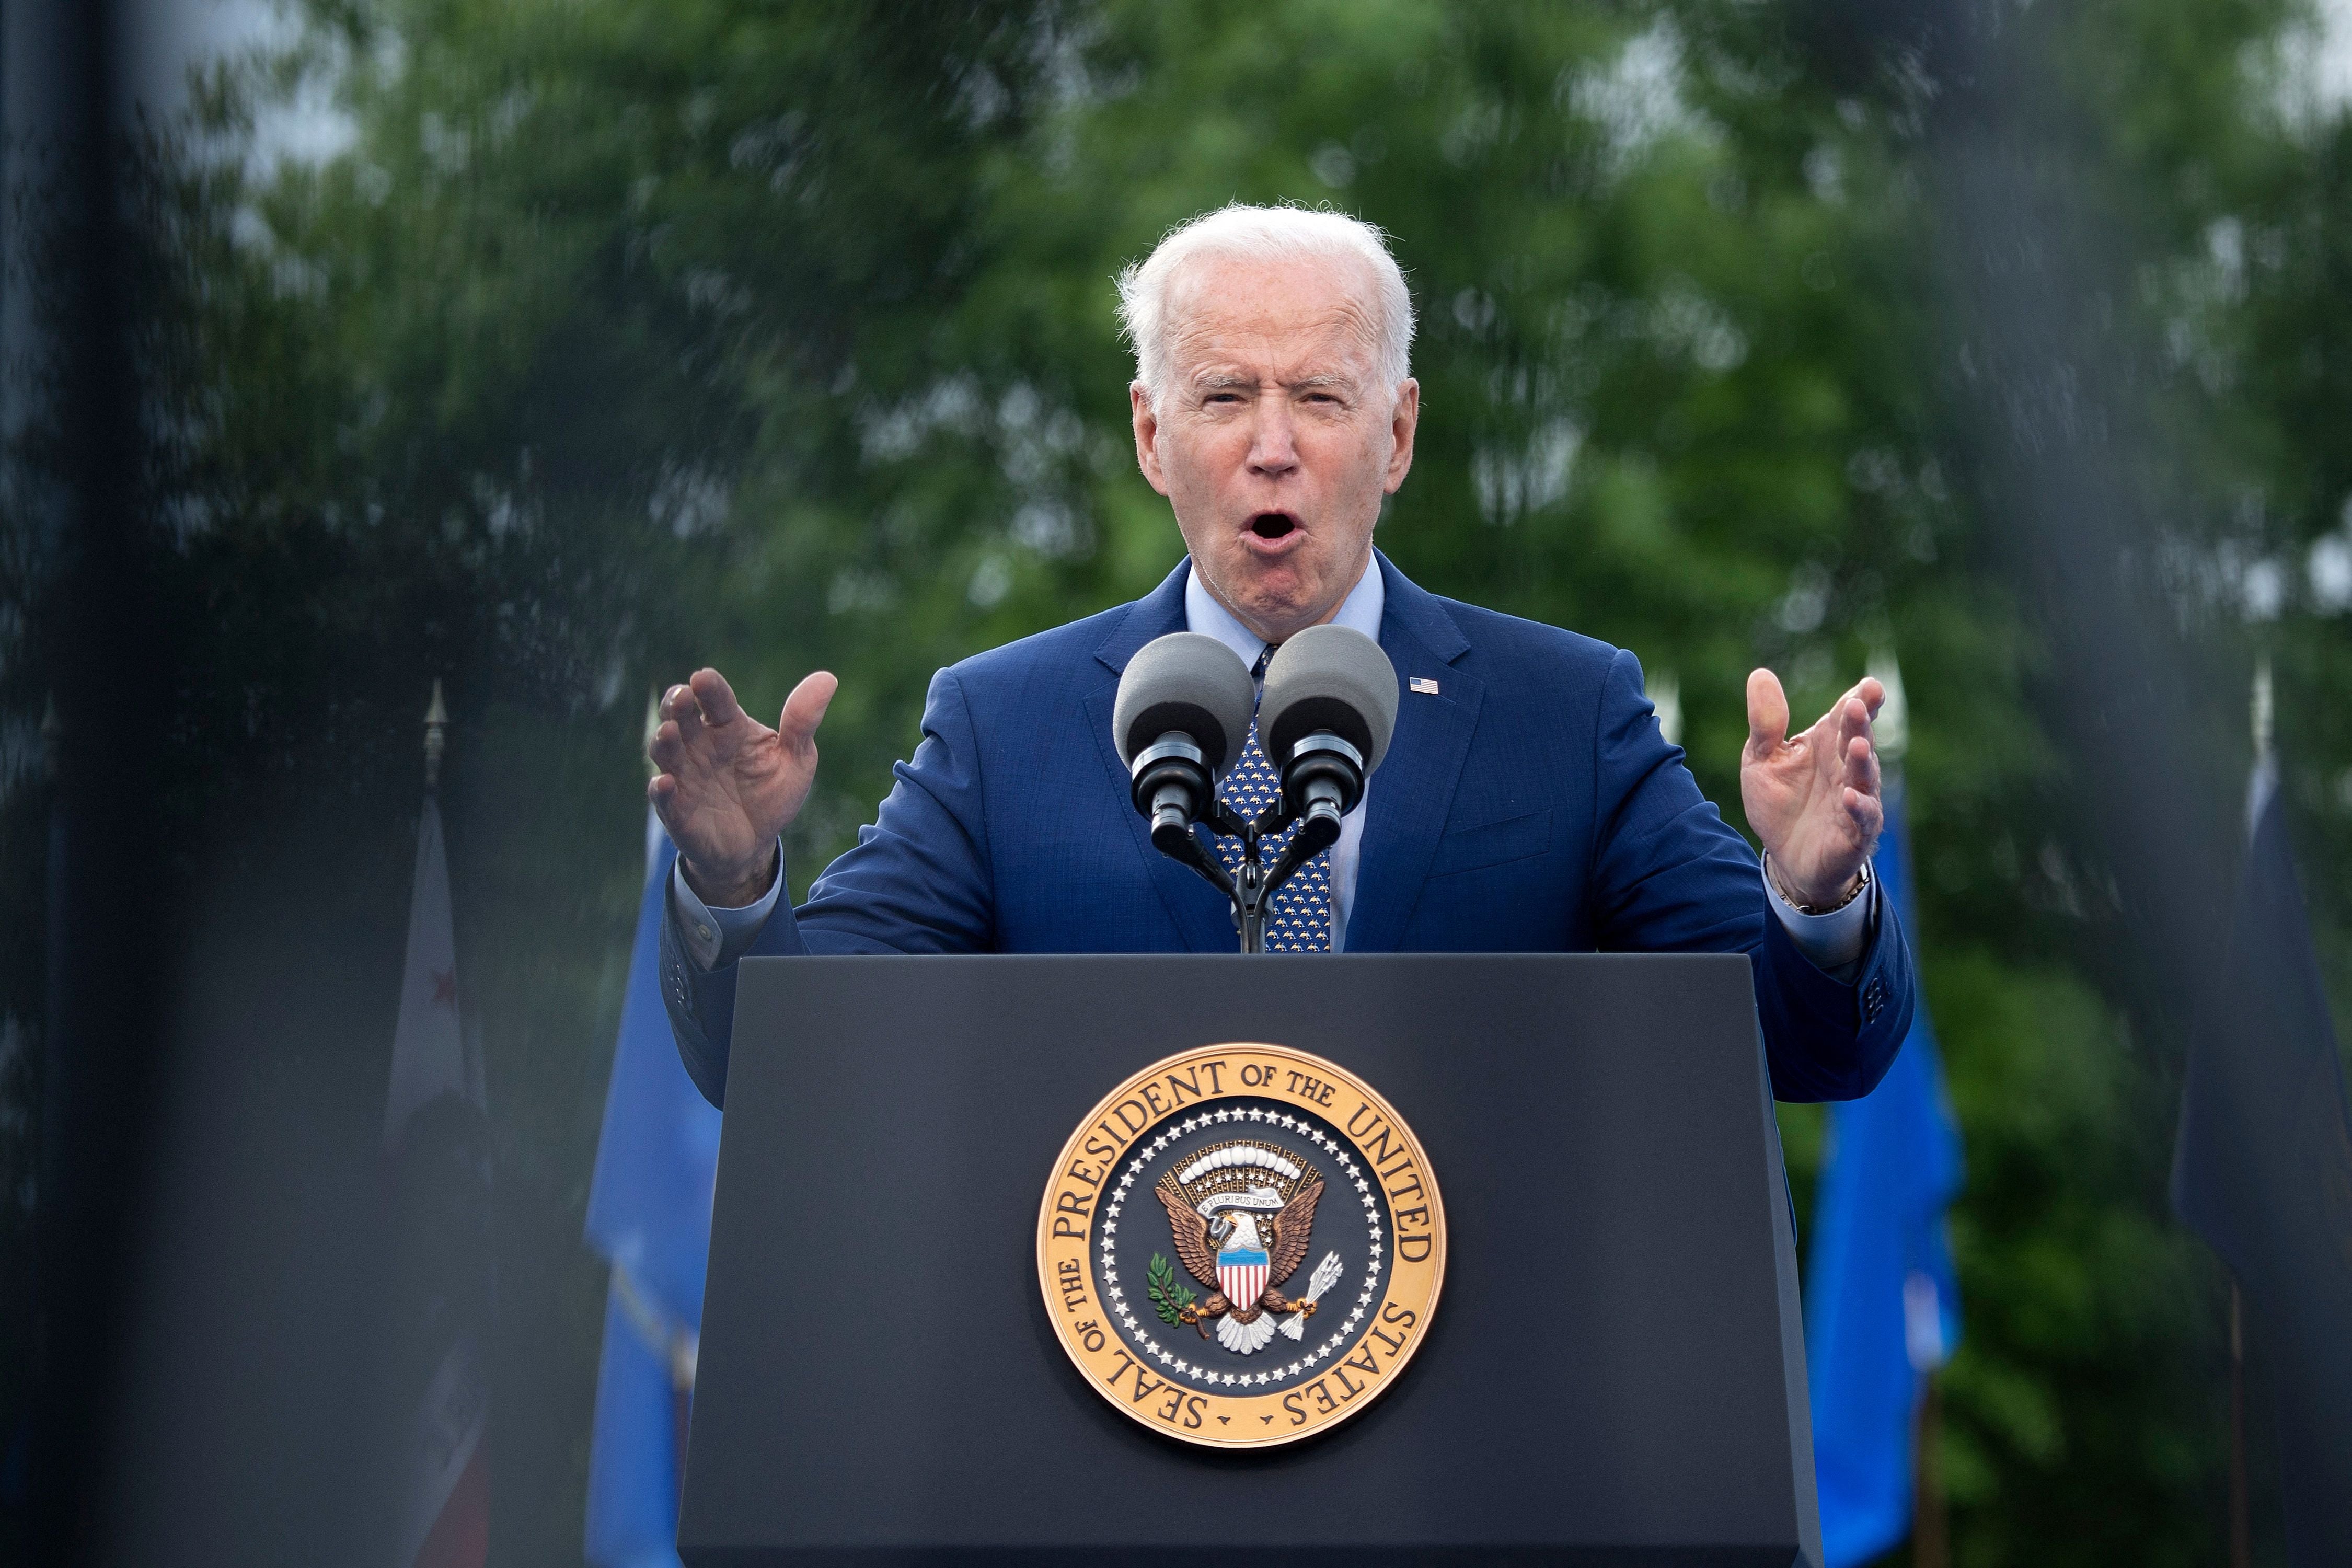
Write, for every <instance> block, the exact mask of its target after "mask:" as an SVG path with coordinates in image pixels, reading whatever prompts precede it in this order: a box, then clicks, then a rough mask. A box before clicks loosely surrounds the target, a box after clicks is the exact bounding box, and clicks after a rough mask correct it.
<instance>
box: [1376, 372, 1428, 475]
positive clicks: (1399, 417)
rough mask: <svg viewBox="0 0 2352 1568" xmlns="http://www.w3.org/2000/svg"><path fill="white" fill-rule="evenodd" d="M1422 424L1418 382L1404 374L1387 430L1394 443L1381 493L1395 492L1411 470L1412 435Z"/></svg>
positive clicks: (1419, 385) (1398, 386)
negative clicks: (1393, 438)
mask: <svg viewBox="0 0 2352 1568" xmlns="http://www.w3.org/2000/svg"><path fill="white" fill-rule="evenodd" d="M1420 427H1421V383H1419V382H1418V381H1415V380H1413V379H1412V377H1411V376H1407V377H1406V378H1405V379H1404V380H1403V381H1402V382H1399V383H1398V384H1397V397H1396V408H1395V410H1394V411H1393V412H1392V413H1391V415H1390V416H1389V433H1390V435H1391V436H1392V437H1395V440H1396V446H1395V447H1393V448H1392V449H1391V451H1390V453H1389V471H1388V475H1387V477H1386V478H1385V479H1383V480H1382V483H1381V489H1382V491H1383V493H1385V494H1388V495H1394V494H1396V493H1397V489H1398V488H1399V487H1401V486H1402V484H1403V483H1404V477H1405V475H1407V474H1408V473H1411V472H1412V437H1413V432H1414V431H1415V430H1417V429H1419V428H1420Z"/></svg>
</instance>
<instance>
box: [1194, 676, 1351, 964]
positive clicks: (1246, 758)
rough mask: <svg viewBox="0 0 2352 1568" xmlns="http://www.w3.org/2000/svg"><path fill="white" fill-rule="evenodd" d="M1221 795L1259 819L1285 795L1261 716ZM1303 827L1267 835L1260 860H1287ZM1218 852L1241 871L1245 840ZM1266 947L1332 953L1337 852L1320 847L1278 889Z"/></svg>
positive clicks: (1220, 843)
mask: <svg viewBox="0 0 2352 1568" xmlns="http://www.w3.org/2000/svg"><path fill="white" fill-rule="evenodd" d="M1273 654H1274V649H1272V648H1271V647H1269V648H1267V649H1266V650H1265V652H1264V653H1262V654H1260V655H1258V656H1257V667H1256V668H1255V669H1252V670H1251V671H1250V674H1251V675H1252V676H1253V677H1254V678H1255V679H1259V680H1264V679H1265V662H1266V660H1267V659H1268V658H1272V657H1273ZM1217 793H1218V794H1219V795H1222V796H1223V798H1224V802H1225V804H1226V805H1229V806H1231V807H1233V808H1234V813H1235V814H1236V815H1238V816H1245V817H1255V816H1257V814H1258V813H1259V812H1261V811H1263V810H1265V808H1266V807H1267V806H1268V805H1271V804H1273V802H1274V798H1275V796H1276V795H1280V794H1281V793H1282V779H1281V777H1280V776H1279V775H1278V774H1276V773H1275V771H1274V764H1273V763H1269V762H1267V761H1266V756H1265V747H1264V746H1261V745H1260V744H1258V739H1257V720H1256V718H1255V716H1253V717H1252V718H1251V720H1250V731H1249V744H1248V745H1246V746H1244V747H1243V748H1242V756H1241V761H1239V762H1238V763H1234V770H1233V772H1231V773H1227V774H1226V775H1225V782H1224V783H1223V784H1222V785H1221V786H1219V789H1218V792H1217ZM1297 831H1298V825H1297V823H1295V822H1294V823H1292V824H1291V825H1290V826H1287V827H1286V828H1284V829H1283V830H1282V831H1281V832H1280V833H1277V834H1276V835H1274V836H1273V837H1270V838H1267V839H1265V840H1264V841H1263V842H1262V843H1261V845H1260V847H1259V854H1258V859H1259V863H1260V864H1262V865H1264V866H1265V867H1267V868H1269V869H1270V868H1272V867H1273V865H1274V863H1275V862H1276V860H1278V859H1280V858H1282V850H1283V847H1284V846H1285V845H1286V844H1288V843H1289V842H1290V836H1291V835H1292V834H1294V833H1296V832H1297ZM1217 856H1218V858H1220V859H1222V860H1223V862H1224V863H1225V869H1226V870H1227V871H1229V872H1231V873H1233V875H1234V876H1235V877H1239V876H1240V875H1241V867H1242V841H1241V840H1240V839H1238V838H1220V839H1218V840H1217ZM1265 950H1266V952H1330V951H1331V851H1330V850H1328V849H1322V850H1318V851H1317V853H1316V856H1315V858H1313V859H1311V860H1309V861H1307V864H1305V865H1304V866H1301V867H1300V868H1298V869H1297V871H1296V872H1294V873H1293V874H1292V875H1291V879H1290V880H1288V881H1287V882H1285V883H1284V884H1283V885H1282V886H1281V887H1279V888H1277V889H1275V894H1274V901H1273V904H1272V905H1271V907H1270V908H1269V909H1268V910H1267V915H1266V922H1265Z"/></svg>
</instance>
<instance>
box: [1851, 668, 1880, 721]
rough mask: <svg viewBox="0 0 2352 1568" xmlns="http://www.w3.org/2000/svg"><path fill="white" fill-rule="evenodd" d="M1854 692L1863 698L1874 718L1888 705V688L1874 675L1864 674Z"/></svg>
mask: <svg viewBox="0 0 2352 1568" xmlns="http://www.w3.org/2000/svg"><path fill="white" fill-rule="evenodd" d="M1853 694H1854V695H1855V696H1856V697H1859V698H1861V699H1862V700H1863V705H1864V707H1865V708H1867V709H1869V710H1870V716H1871V717H1872V718H1874V719H1875V718H1877V717H1878V710H1880V709H1881V708H1884V707H1885V706H1886V688H1885V685H1883V684H1882V683H1881V682H1880V681H1879V679H1878V677H1876V676H1874V675H1865V676H1864V677H1863V678H1862V680H1861V682H1860V683H1859V684H1857V685H1856V686H1855V687H1854V689H1853Z"/></svg>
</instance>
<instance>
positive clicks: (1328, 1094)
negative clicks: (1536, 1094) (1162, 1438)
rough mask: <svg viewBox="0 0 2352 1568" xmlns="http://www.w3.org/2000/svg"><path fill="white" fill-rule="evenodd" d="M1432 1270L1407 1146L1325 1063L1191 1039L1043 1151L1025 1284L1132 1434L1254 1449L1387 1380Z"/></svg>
mask: <svg viewBox="0 0 2352 1568" xmlns="http://www.w3.org/2000/svg"><path fill="white" fill-rule="evenodd" d="M1444 1277H1445V1210H1444V1206H1443V1205H1441V1204H1440V1203H1439V1202H1438V1197H1437V1183H1436V1179H1435V1178H1434V1177H1433V1176H1432V1175H1431V1173H1430V1170H1429V1162H1428V1160H1427V1159H1426V1158H1425V1157H1424V1156H1423V1153H1422V1151H1421V1144H1420V1142H1418V1141H1416V1140H1415V1139H1414V1137H1413V1135H1412V1130H1411V1129H1409V1128H1408V1127H1406V1125H1405V1124H1404V1122H1403V1121H1402V1120H1400V1119H1399V1118H1398V1116H1397V1113H1396V1112H1395V1111H1394V1110H1391V1108H1390V1106H1389V1103H1388V1102H1387V1101H1386V1100H1382V1099H1381V1097H1380V1096H1379V1095H1378V1094H1376V1093H1374V1092H1373V1091H1372V1089H1371V1088H1370V1086H1369V1085H1367V1084H1365V1083H1363V1082H1362V1081H1360V1079H1357V1078H1355V1077H1354V1076H1353V1075H1352V1074H1350V1073H1349V1072H1348V1071H1347V1070H1346V1069H1345V1068H1340V1067H1338V1066H1335V1065H1334V1064H1332V1063H1330V1062H1328V1061H1325V1060H1324V1059H1323V1058H1320V1057H1315V1056H1309V1055H1308V1054H1307V1053H1306V1052H1305V1051H1298V1050H1293V1049H1291V1048H1290V1047H1286V1046H1266V1045H1228V1046H1208V1047H1202V1048H1201V1049H1199V1050H1193V1051H1186V1052H1184V1053H1182V1054H1181V1055H1179V1056H1173V1057H1170V1058H1168V1059H1167V1060H1165V1061H1162V1062H1159V1063H1156V1064H1155V1065H1153V1066H1152V1067H1150V1068H1146V1069H1144V1070H1143V1071H1142V1072H1140V1073H1138V1074H1137V1075H1136V1076H1135V1077H1134V1078H1132V1079H1129V1080H1128V1081H1127V1082H1125V1083H1123V1084H1121V1085H1119V1086H1118V1088H1117V1089H1113V1090H1112V1091H1111V1092H1110V1093H1109V1094H1108V1096H1106V1097H1105V1098H1104V1100H1103V1101H1102V1103H1101V1104H1099V1105H1097V1106H1096V1107H1095V1108H1094V1110H1093V1111H1092V1112H1091V1113H1090V1114H1089V1115H1088V1116H1087V1120H1086V1121H1085V1122H1084V1123H1083V1124H1081V1125H1080V1126H1079V1128H1078V1130H1077V1131H1076V1132H1075V1133H1073V1134H1071V1136H1070V1141H1069V1142H1068V1143H1067V1144H1066V1146H1065V1147H1064V1148H1063V1150H1062V1155H1061V1159H1060V1160H1059V1161H1058V1162H1057V1163H1055V1167H1054V1178H1053V1180H1052V1182H1051V1183H1050V1184H1048V1185H1047V1186H1046V1189H1045V1205H1044V1206H1043V1207H1042V1208H1041V1209H1040V1210H1039V1211H1038V1215H1037V1279H1038V1283H1039V1285H1040V1286H1041V1287H1042V1288H1043V1289H1044V1291H1045V1310H1046V1311H1047V1313H1048V1314H1049V1315H1050V1316H1051V1317H1052V1318H1053V1320H1054V1329H1055V1333H1056V1334H1057V1335H1058V1337H1059V1338H1060V1340H1061V1342H1062V1348H1063V1349H1064V1350H1066V1351H1067V1352H1069V1355H1070V1360H1071V1361H1072V1362H1074V1363H1076V1365H1077V1368H1078V1371H1079V1372H1080V1373H1082V1374H1083V1375H1084V1376H1085V1377H1086V1379H1087V1383H1088V1384H1091V1385H1092V1386H1093V1388H1094V1390H1095V1392H1096V1393H1097V1394H1101V1395H1102V1396H1103V1397H1104V1398H1105V1399H1108V1400H1109V1401H1110V1403H1111V1404H1112V1405H1114V1406H1115V1407H1117V1408H1118V1409H1119V1410H1121V1411H1124V1412H1125V1413H1126V1414H1127V1415H1129V1416H1130V1417H1132V1418H1133V1419H1135V1420H1137V1421H1139V1422H1141V1423H1142V1424H1143V1425H1145V1426H1149V1427H1150V1428H1151V1429H1152V1430H1153V1431H1156V1432H1160V1433H1164V1434H1166V1435H1167V1436H1171V1437H1176V1438H1179V1439H1181V1440H1182V1441H1184V1442H1188V1443H1199V1444H1202V1445H1205V1446H1208V1447H1221V1448H1263V1447H1271V1446H1273V1445H1276V1444H1280V1443H1290V1442H1295V1441H1297V1439H1299V1438H1301V1437H1308V1436H1314V1435H1315V1434H1316V1433H1318V1432H1322V1431H1326V1430H1328V1429H1329V1428H1330V1427H1332V1426H1337V1425H1338V1424H1339V1422H1341V1421H1344V1420H1346V1419H1347V1418H1348V1417H1349V1416H1350V1415H1354V1414H1355V1413H1356V1412H1357V1411H1359V1410H1360V1409H1362V1408H1363V1407H1364V1406H1366V1405H1370V1403H1371V1402H1372V1401H1373V1400H1374V1399H1376V1398H1378V1397H1379V1396H1380V1395H1381V1393H1382V1392H1383V1391H1384V1390H1386V1389H1387V1387H1388V1385H1389V1384H1391V1383H1392V1382H1394V1381H1395V1380H1396V1376H1397V1374H1398V1373H1400V1372H1402V1371H1403V1370H1404V1365H1405V1363H1407V1362H1408V1361H1411V1360H1412V1353H1413V1352H1414V1351H1415V1350H1416V1349H1418V1348H1419V1347H1420V1344H1421V1341H1422V1338H1423V1335H1424V1334H1426V1333H1427V1332H1428V1331H1429V1320H1430V1314H1431V1313H1432V1312H1433V1310H1435V1309H1436V1306H1437V1291H1438V1287H1439V1286H1440V1284H1442V1283H1443V1282H1444Z"/></svg>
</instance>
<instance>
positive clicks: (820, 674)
mask: <svg viewBox="0 0 2352 1568" xmlns="http://www.w3.org/2000/svg"><path fill="white" fill-rule="evenodd" d="M840 689H841V682H840V681H839V680H837V679H835V677H834V673H833V671H831V670H829V669H820V670H815V671H814V672H812V673H810V674H808V675H806V676H803V678H802V679H801V683H800V684H799V685H798V686H795V687H793V694H792V695H791V696H790V697H787V698H785V699H784V710H783V712H782V713H781V714H779V715H777V718H776V732H777V733H778V734H780V735H782V737H783V738H784V740H785V742H787V743H789V744H791V745H795V746H803V745H806V744H807V743H808V742H810V741H812V740H814V738H815V736H816V727H817V725H818V724H820V723H822V722H824V710H826V709H827V708H830V707H831V706H833V694H834V693H835V692H836V691H838V690H840Z"/></svg>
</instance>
